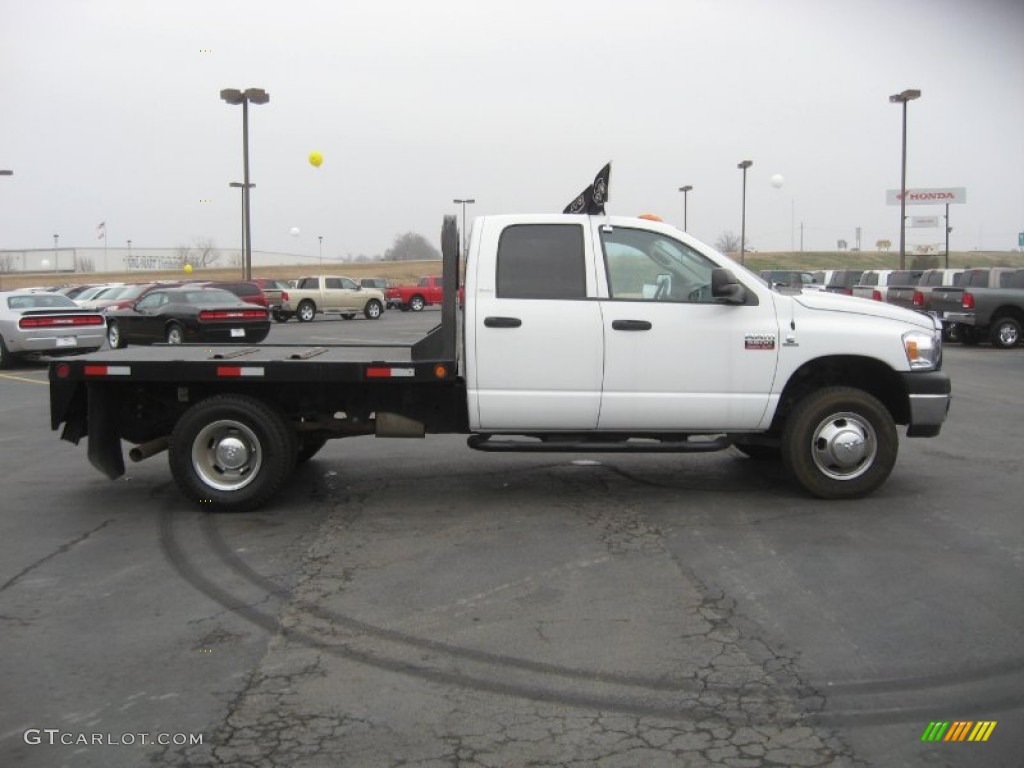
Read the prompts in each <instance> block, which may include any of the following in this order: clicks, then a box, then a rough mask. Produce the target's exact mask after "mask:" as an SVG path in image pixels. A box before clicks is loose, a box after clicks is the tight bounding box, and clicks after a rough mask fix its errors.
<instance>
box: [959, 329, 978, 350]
mask: <svg viewBox="0 0 1024 768" xmlns="http://www.w3.org/2000/svg"><path fill="white" fill-rule="evenodd" d="M956 335H957V336H959V337H960V343H961V344H964V345H966V346H968V347H976V346H978V344H979V343H980V342H981V339H980V338H978V332H977V331H976V330H975V329H974V326H973V325H963V324H960V325H959V326H958V327H957V331H956Z"/></svg>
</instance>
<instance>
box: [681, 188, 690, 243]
mask: <svg viewBox="0 0 1024 768" xmlns="http://www.w3.org/2000/svg"><path fill="white" fill-rule="evenodd" d="M691 189H693V185H692V184H687V185H686V186H685V187H680V188H679V191H680V192H682V193H683V232H686V231H687V230H686V197H687V195H688V194H689V193H690V190H691Z"/></svg>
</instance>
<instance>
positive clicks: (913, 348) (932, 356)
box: [903, 330, 942, 371]
mask: <svg viewBox="0 0 1024 768" xmlns="http://www.w3.org/2000/svg"><path fill="white" fill-rule="evenodd" d="M903 351H904V352H906V353H907V362H908V363H909V364H910V369H911V370H912V371H931V370H934V369H936V368H938V367H939V363H940V362H941V361H942V332H941V331H939V330H935V331H932V332H931V333H928V332H927V331H907V332H906V333H904V334H903Z"/></svg>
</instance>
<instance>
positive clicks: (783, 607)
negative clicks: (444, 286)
mask: <svg viewBox="0 0 1024 768" xmlns="http://www.w3.org/2000/svg"><path fill="white" fill-rule="evenodd" d="M437 319H438V314H437V313H436V312H432V311H427V312H424V313H418V314H413V313H398V312H388V313H385V316H384V317H383V318H382V319H381V320H379V321H367V320H363V319H361V318H359V319H356V320H353V321H348V322H347V321H342V320H337V319H333V318H332V319H329V320H318V321H316V322H314V323H312V324H308V325H300V324H298V323H295V322H294V321H293V322H291V323H288V324H287V325H277V326H275V327H274V329H273V330H272V335H271V338H270V339H269V341H275V340H282V341H291V340H294V341H298V340H299V339H305V340H310V339H313V340H317V341H318V342H320V343H328V342H330V341H339V340H340V341H344V340H357V339H373V340H384V339H389V340H412V339H415V338H418V337H419V335H421V334H422V332H423V330H424V329H425V328H428V327H430V326H431V325H433V324H434V323H435V322H436V321H437ZM129 351H130V350H129ZM945 367H946V370H947V371H948V372H949V373H950V375H951V377H952V379H953V388H954V398H955V400H954V405H953V410H952V412H951V414H950V418H949V420H948V421H947V424H946V426H945V428H944V430H943V433H942V435H941V436H940V437H939V438H937V439H932V440H907V439H903V441H902V443H901V454H900V459H899V461H898V463H897V467H896V470H895V472H894V473H893V475H892V477H891V478H890V480H889V481H888V483H887V484H886V485H885V486H884V487H883V488H882V489H881V490H880V491H879V492H877V493H876V494H875V495H874V496H872V497H871V498H868V499H864V500H860V501H855V502H845V503H835V502H823V501H819V500H816V499H812V498H809V497H807V496H806V495H805V494H803V493H802V492H801V491H800V490H798V489H797V488H796V487H795V485H793V484H791V483H790V482H788V481H787V480H786V478H785V477H783V475H782V472H781V469H780V468H779V467H777V466H775V465H773V464H771V463H767V464H766V463H760V462H755V461H751V460H747V459H744V458H741V457H740V455H739V454H738V453H736V452H734V451H733V450H732V449H730V450H729V451H726V452H723V453H719V454H709V455H693V456H671V455H649V456H616V455H608V454H601V455H595V456H587V455H571V454H570V455H564V454H555V455H550V456H545V455H491V454H481V453H476V452H473V451H471V450H469V449H468V448H467V447H466V446H465V441H464V439H462V438H459V437H449V436H443V437H431V438H428V439H426V440H425V441H412V440H391V441H389V440H375V439H374V438H355V439H350V440H344V441H335V442H334V443H332V444H329V445H328V446H327V447H326V448H325V449H324V450H323V451H322V452H321V453H320V454H318V456H317V457H316V458H315V459H314V460H312V461H310V462H309V463H308V464H306V465H304V466H302V467H301V468H300V469H299V470H298V471H297V472H296V474H295V476H294V478H293V479H292V482H291V484H290V485H289V487H288V490H287V492H286V493H285V494H283V495H282V496H281V497H279V498H278V500H277V501H276V502H275V503H274V504H273V505H271V506H270V507H268V508H267V509H265V510H263V511H261V512H259V513H248V514H238V515H211V514H203V513H202V512H199V511H197V510H196V509H195V508H194V507H193V506H192V505H190V504H188V503H187V502H185V500H184V499H183V498H182V497H181V496H179V495H178V493H177V491H176V490H175V488H174V485H173V483H172V481H171V479H170V475H169V472H168V470H167V466H166V459H165V458H164V457H162V456H157V457H155V458H153V459H150V460H148V461H146V462H143V463H140V464H134V465H131V466H129V469H128V474H127V476H126V477H124V478H122V479H121V480H118V481H116V482H110V481H107V480H106V479H105V478H103V477H102V476H101V475H99V474H98V473H96V472H95V471H94V470H93V469H92V468H91V467H90V466H89V464H88V461H87V459H86V455H85V450H84V447H78V448H76V447H74V446H71V445H70V444H67V443H63V442H61V441H59V440H58V438H57V434H56V433H53V432H51V431H50V430H49V416H48V404H47V388H46V386H45V377H46V371H45V368H44V367H43V366H41V365H38V364H32V363H26V364H23V365H18V366H16V367H15V368H14V369H12V370H7V371H3V372H0V393H2V398H0V415H2V419H3V422H2V423H3V430H2V431H0V451H2V456H3V459H4V461H3V467H4V485H3V487H4V503H3V510H4V511H3V513H2V514H0V554H2V557H0V627H2V630H3V631H2V632H0V654H2V656H0V657H2V659H3V670H4V671H3V675H2V686H3V687H2V690H3V692H4V695H3V696H2V697H0V765H19V766H54V765H69V766H105V767H107V766H109V767H111V768H117V767H119V766H138V765H146V764H151V765H172V766H179V765H180V766H193V765H196V766H205V765H218V766H221V765H223V766H249V765H259V766H264V765H265V766H279V765H280V766H399V765H401V766H422V767H423V768H426V767H428V766H431V767H433V766H437V767H440V766H467V767H468V766H474V767H475V766H502V767H504V766H548V765H550V766H580V767H581V768H582V767H583V766H644V767H645V768H646V767H647V766H703V765H725V766H731V767H733V768H746V767H747V766H750V767H751V768H753V767H755V766H886V767H887V766H919V765H920V766H929V767H931V766H979V765H984V766H995V767H1005V768H1009V767H1010V766H1019V765H1021V755H1022V754H1024V642H1022V640H1021V637H1022V636H1024V588H1022V584H1024V580H1022V575H1024V515H1022V513H1021V507H1022V504H1021V498H1022V497H1024V474H1022V473H1021V472H1020V458H1019V450H1020V448H1019V446H1020V440H1019V437H1018V435H1017V432H1016V426H1017V423H1018V422H1019V421H1020V420H1021V416H1022V415H1024V392H1022V391H1021V387H1020V383H1021V381H1022V376H1021V374H1022V372H1024V349H1017V350H1012V351H1009V352H1000V351H996V350H993V349H991V348H988V347H977V348H961V347H958V346H955V345H951V346H948V347H947V348H946V363H945ZM934 721H972V722H978V721H994V722H995V723H996V726H995V727H994V729H993V730H992V732H991V735H990V737H989V739H988V741H986V742H984V743H972V742H937V743H933V742H923V741H922V735H923V733H924V732H925V730H926V729H927V728H928V726H929V724H930V723H931V722H934ZM97 738H98V741H97ZM83 740H84V741H83ZM197 740H201V743H195V742H196V741H197ZM156 741H159V742H164V743H151V742H156ZM144 742H146V743H144Z"/></svg>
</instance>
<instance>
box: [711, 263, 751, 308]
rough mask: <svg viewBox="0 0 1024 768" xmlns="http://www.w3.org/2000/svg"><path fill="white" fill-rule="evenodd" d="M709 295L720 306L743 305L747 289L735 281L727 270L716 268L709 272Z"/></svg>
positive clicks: (733, 276) (734, 277)
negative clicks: (720, 304)
mask: <svg viewBox="0 0 1024 768" xmlns="http://www.w3.org/2000/svg"><path fill="white" fill-rule="evenodd" d="M711 295H712V297H714V298H715V299H717V300H718V301H719V302H721V303H722V304H745V303H746V301H747V289H746V288H744V287H743V286H742V285H740V283H739V282H738V281H737V280H736V276H735V275H734V274H733V273H732V272H731V271H730V270H728V269H722V268H720V267H716V268H715V269H712V270H711Z"/></svg>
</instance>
